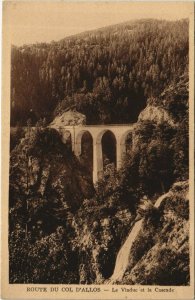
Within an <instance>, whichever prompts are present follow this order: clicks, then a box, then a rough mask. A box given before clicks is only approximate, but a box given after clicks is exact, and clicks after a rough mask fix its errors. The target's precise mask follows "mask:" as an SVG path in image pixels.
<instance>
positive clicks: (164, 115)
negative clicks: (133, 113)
mask: <svg viewBox="0 0 195 300" xmlns="http://www.w3.org/2000/svg"><path fill="white" fill-rule="evenodd" d="M140 121H152V122H154V123H156V124H161V123H164V122H167V123H168V124H169V125H170V126H172V127H174V126H175V124H174V121H173V119H172V118H171V116H170V115H169V114H168V112H167V111H166V110H165V109H163V108H162V107H159V106H158V107H157V106H153V105H148V106H147V107H146V108H145V109H144V110H142V112H141V113H140V115H139V117H138V122H140Z"/></svg>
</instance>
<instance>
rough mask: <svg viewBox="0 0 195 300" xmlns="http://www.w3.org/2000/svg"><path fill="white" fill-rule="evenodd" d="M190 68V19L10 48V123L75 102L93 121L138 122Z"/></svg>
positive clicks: (145, 23)
mask: <svg viewBox="0 0 195 300" xmlns="http://www.w3.org/2000/svg"><path fill="white" fill-rule="evenodd" d="M187 65H188V21H187V20H180V21H174V22H171V21H159V20H139V21H133V22H128V23H124V24H121V25H116V26H110V27H107V28H104V29H101V30H96V31H92V32H87V33H83V34H79V35H76V36H73V37H69V38H65V39H64V40H61V41H59V42H52V43H50V44H46V43H41V44H34V45H24V46H22V47H19V48H18V47H15V46H13V47H12V67H11V124H12V125H13V126H14V125H16V123H17V122H19V123H20V125H24V124H26V121H27V119H28V118H31V120H32V121H33V122H36V121H37V120H39V119H40V118H43V117H46V119H47V121H50V120H51V119H52V118H53V116H54V115H56V114H58V113H61V112H62V111H63V110H65V109H67V108H68V107H70V106H72V105H75V106H76V108H77V110H78V111H80V112H82V113H84V114H86V116H87V122H88V123H91V124H92V123H94V124H95V123H129V122H135V121H136V120H137V116H138V114H139V112H140V111H141V109H143V107H145V103H146V99H147V98H148V97H151V96H153V97H154V96H158V95H159V94H160V93H161V92H162V91H163V90H164V89H165V87H167V85H168V84H170V83H171V82H174V81H176V80H177V79H178V77H179V76H180V75H182V74H183V73H184V71H185V70H186V68H187Z"/></svg>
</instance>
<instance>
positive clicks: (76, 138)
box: [56, 124, 134, 183]
mask: <svg viewBox="0 0 195 300" xmlns="http://www.w3.org/2000/svg"><path fill="white" fill-rule="evenodd" d="M133 127H134V125H133V124H125V125H121V124H113V125H79V126H63V127H60V128H59V131H60V134H61V135H62V139H64V141H65V140H66V136H67V133H69V134H70V135H71V143H72V151H73V152H74V154H75V155H76V156H77V157H80V155H81V154H82V137H83V135H84V133H86V132H88V133H89V134H90V135H91V137H92V140H93V182H94V183H96V182H97V180H98V179H100V178H101V177H102V175H103V150H102V138H103V136H104V134H105V133H106V132H110V133H111V134H112V135H113V136H114V138H115V140H116V168H117V170H118V169H120V167H121V163H122V160H123V157H124V155H125V153H126V139H127V136H128V135H129V134H130V133H132V131H133ZM56 129H57V128H56Z"/></svg>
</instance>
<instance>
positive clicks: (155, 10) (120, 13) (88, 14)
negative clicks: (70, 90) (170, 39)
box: [3, 1, 192, 46]
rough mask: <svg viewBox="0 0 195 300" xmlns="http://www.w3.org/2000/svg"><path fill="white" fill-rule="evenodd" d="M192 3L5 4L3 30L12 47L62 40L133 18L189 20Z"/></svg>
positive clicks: (32, 2) (40, 2) (33, 2)
mask: <svg viewBox="0 0 195 300" xmlns="http://www.w3.org/2000/svg"><path fill="white" fill-rule="evenodd" d="M190 11H192V3H189V2H147V3H146V2H133V3H132V2H131V3H130V2H119V1H117V2H100V1H98V2H87V3H86V2H77V3H75V2H71V3H70V2H69V3H68V2H64V1H52V2H46V1H27V2H24V1H23V2H22V1H21V2H20V1H17V2H14V1H11V2H9V1H8V2H7V3H6V2H4V4H3V22H4V23H3V28H4V31H6V34H7V35H8V37H9V39H10V40H11V44H14V45H17V46H21V45H23V44H31V43H36V42H50V41H52V40H54V41H58V40H60V39H62V38H64V37H66V36H69V35H73V34H77V33H80V32H84V31H87V30H92V29H97V28H101V27H104V26H108V25H112V24H117V23H121V22H124V21H128V20H132V19H141V18H155V19H168V20H177V19H182V18H187V17H189V13H190Z"/></svg>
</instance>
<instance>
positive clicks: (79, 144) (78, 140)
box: [75, 130, 93, 157]
mask: <svg viewBox="0 0 195 300" xmlns="http://www.w3.org/2000/svg"><path fill="white" fill-rule="evenodd" d="M85 134H88V135H89V136H90V137H91V139H92V143H93V136H92V134H91V133H90V132H89V131H88V130H81V131H79V133H78V134H77V135H76V139H75V155H76V156H77V157H79V156H80V155H81V154H82V138H83V136H84V135H85Z"/></svg>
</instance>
